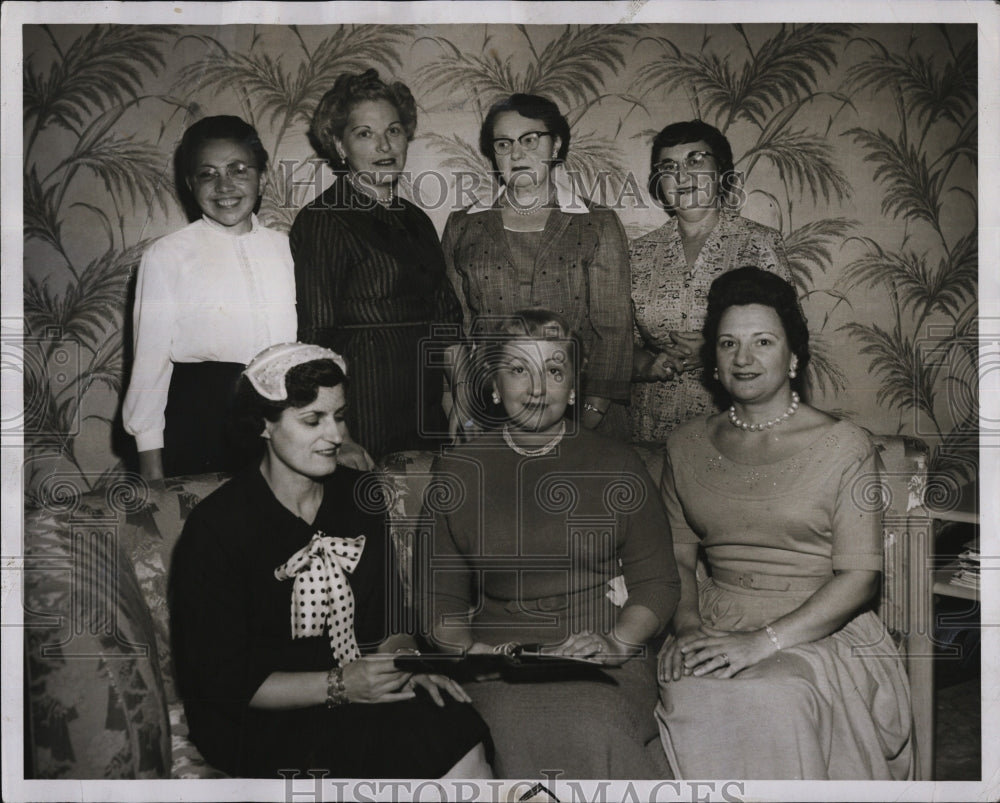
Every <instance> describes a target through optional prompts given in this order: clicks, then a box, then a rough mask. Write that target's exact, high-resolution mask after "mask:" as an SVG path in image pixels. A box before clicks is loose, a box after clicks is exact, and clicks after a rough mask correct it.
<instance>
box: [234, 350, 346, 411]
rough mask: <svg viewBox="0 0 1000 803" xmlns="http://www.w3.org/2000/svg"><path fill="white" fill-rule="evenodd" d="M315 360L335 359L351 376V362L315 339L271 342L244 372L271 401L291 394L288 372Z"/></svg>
mask: <svg viewBox="0 0 1000 803" xmlns="http://www.w3.org/2000/svg"><path fill="white" fill-rule="evenodd" d="M313 360H333V361H334V362H335V363H336V364H337V365H338V366H340V370H341V371H343V372H344V376H347V363H345V362H344V358H343V357H341V356H340V355H339V354H337V352H335V351H331V350H330V349H327V348H323V347H322V346H315V345H313V344H311V343H279V344H278V345H276V346H268V347H267V348H266V349H264V350H263V351H262V352H261V353H260V354H258V355H257V356H256V357H254V358H253V359H252V360H250V364H249V365H248V366H247V367H246V370H245V371H244V372H243V375H244V376H245V377H246V378H247V379H249V380H250V384H251V385H253V387H254V390H256V391H257V392H258V393H259V394H260V395H261V396H263V397H264V398H265V399H269V400H270V401H284V400H285V399H287V398H288V389H287V388H286V387H285V375H286V374H287V373H288V372H289V371H290V370H291V369H292V368H294V367H295V366H296V365H302V363H304V362H312V361H313Z"/></svg>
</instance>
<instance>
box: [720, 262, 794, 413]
mask: <svg viewBox="0 0 1000 803" xmlns="http://www.w3.org/2000/svg"><path fill="white" fill-rule="evenodd" d="M748 304H761V305H763V306H765V307H770V308H771V309H773V310H774V311H775V312H776V313H777V315H778V318H779V319H780V320H781V325H782V326H783V327H784V329H785V337H786V338H788V347H789V349H791V352H792V354H794V355H795V356H796V357H798V366H797V367H796V369H795V373H796V377H795V379H793V380H791V384H792V389H793V390H795V391H797V392H798V393H799V394H800V395H801V396H803V398H804V397H805V391H806V383H805V378H806V367H807V366H808V365H809V325H808V323H807V321H806V318H805V315H803V314H802V307H801V305H800V304H799V298H798V295H796V292H795V288H794V287H793V286H792V285H791V284H789V283H788V282H786V281H785V280H784V279H782V278H781V277H780V276H778V275H777V274H774V273H771V272H770V271H766V270H761V269H760V268H757V267H753V266H746V267H742V268H737V269H736V270H731V271H729V272H727V273H723V274H722V275H721V276H719V278H717V279H716V280H715V281H714V282H712V286H711V288H710V289H709V291H708V314H707V315H706V317H705V326H704V327H703V328H702V330H701V333H702V336H703V337H704V338H705V343H704V345H703V346H702V353H701V361H702V365H703V366H704V367H705V376H706V377H711V376H712V375H713V373H714V372H715V369H716V368H717V367H718V362H717V360H716V358H715V341H716V339H717V338H718V335H719V322H720V321H721V320H722V315H723V313H724V312H725V311H726V310H727V309H729V308H730V307H742V306H746V305H748ZM712 382H713V385H711V386H710V387H711V388H712V390H713V392H715V393H716V394H717V396H719V395H724V392H723V393H721V394H720V391H721V390H722V389H721V385H720V384H719V382H718V380H714V379H713V380H712Z"/></svg>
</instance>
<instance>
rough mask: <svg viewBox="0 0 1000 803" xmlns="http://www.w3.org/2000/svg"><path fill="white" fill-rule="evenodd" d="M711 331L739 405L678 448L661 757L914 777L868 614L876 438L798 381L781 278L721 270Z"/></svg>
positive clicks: (885, 653) (895, 664)
mask: <svg viewBox="0 0 1000 803" xmlns="http://www.w3.org/2000/svg"><path fill="white" fill-rule="evenodd" d="M704 335H705V342H706V348H705V349H704V357H705V359H706V363H707V364H708V366H709V369H708V370H709V371H712V369H714V375H715V376H716V378H717V380H718V381H719V383H720V384H721V386H722V388H724V389H725V390H726V392H727V393H728V394H729V396H730V398H731V399H732V407H730V409H729V411H728V412H721V413H718V414H716V415H712V416H709V417H708V418H699V419H695V420H693V421H690V422H688V423H687V424H684V425H683V426H681V427H680V428H678V429H677V430H675V431H674V432H673V433H671V435H670V437H669V439H668V441H667V458H668V459H667V463H666V465H665V467H664V473H663V481H662V490H663V495H664V501H665V504H666V507H667V511H668V516H669V519H670V528H671V531H672V533H673V540H674V552H675V555H676V557H677V564H678V570H679V572H680V575H681V601H680V603H679V604H678V607H677V612H676V614H675V615H674V619H673V626H674V632H673V635H672V636H670V637H669V638H668V640H667V642H666V643H665V645H664V648H663V650H662V651H661V653H660V666H659V679H660V703H659V705H658V707H657V710H656V716H657V719H658V720H659V723H660V735H661V739H662V742H663V745H664V748H665V750H666V753H667V758H668V760H669V762H670V764H671V766H672V768H673V770H674V772H675V773H676V775H677V777H678V778H757V779H764V778H767V779H831V780H851V779H854V780H861V779H868V780H901V779H906V778H910V777H912V763H913V761H912V759H913V754H912V742H911V739H910V705H909V687H908V685H907V680H906V676H905V674H904V672H903V666H902V662H901V661H900V658H899V655H898V652H897V650H896V647H895V645H894V644H893V642H892V640H891V639H890V637H889V635H888V633H887V632H886V629H885V626H884V625H883V624H882V621H881V620H880V619H879V618H878V616H877V615H876V614H875V613H874V611H872V610H871V609H870V602H871V600H872V598H873V597H874V595H875V592H876V590H877V588H878V583H879V573H880V570H881V568H882V533H881V522H880V517H879V512H878V509H877V506H873V505H871V504H870V503H868V502H867V500H869V499H871V498H872V496H871V494H870V493H868V491H869V490H870V489H871V485H872V483H877V482H878V467H877V458H876V454H875V451H874V448H873V446H872V443H871V441H870V440H869V438H868V436H867V435H866V433H865V432H864V431H863V430H861V429H860V428H859V427H857V426H855V425H854V424H851V423H849V422H847V421H838V420H836V419H834V418H832V417H830V416H828V415H827V414H826V413H823V412H821V411H819V410H816V409H814V408H812V407H810V406H808V405H806V404H804V403H801V402H800V401H799V397H798V394H797V393H795V392H794V391H793V389H792V388H793V385H794V384H798V383H799V382H800V381H801V379H800V378H801V375H802V373H803V371H804V369H805V364H806V362H807V361H808V357H809V351H808V330H807V329H806V324H805V320H804V319H803V317H802V313H801V310H800V309H799V307H798V304H797V301H796V297H795V291H794V290H793V289H792V287H791V285H789V284H788V283H787V282H785V281H784V280H782V279H781V278H779V277H777V276H775V275H774V274H772V273H768V272H766V271H762V270H760V269H757V268H750V267H747V268H740V269H737V270H735V271H732V272H730V273H727V274H724V275H723V276H721V277H719V278H718V279H716V281H715V282H714V283H713V285H712V289H711V291H710V293H709V297H708V316H707V320H706V324H705V330H704ZM876 496H877V495H876ZM699 545H700V546H701V547H703V548H704V552H705V556H706V558H707V561H708V565H709V569H710V572H711V577H710V578H708V579H706V580H704V581H703V582H701V583H700V584H699V583H698V582H697V581H696V577H695V565H696V557H697V552H698V547H699Z"/></svg>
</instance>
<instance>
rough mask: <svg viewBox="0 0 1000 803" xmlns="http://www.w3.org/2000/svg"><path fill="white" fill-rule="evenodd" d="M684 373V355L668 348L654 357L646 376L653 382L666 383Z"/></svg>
mask: <svg viewBox="0 0 1000 803" xmlns="http://www.w3.org/2000/svg"><path fill="white" fill-rule="evenodd" d="M683 372H684V354H683V352H681V351H679V350H678V349H674V348H670V347H669V346H668V347H667V348H666V349H664V350H663V351H661V352H660V353H659V354H657V355H656V358H655V359H654V360H653V362H652V363H651V364H650V366H649V369H648V373H647V376H648V377H649V378H650V379H651V380H654V381H660V382H668V381H670V380H671V379H674V378H676V377H677V375H678V374H681V373H683Z"/></svg>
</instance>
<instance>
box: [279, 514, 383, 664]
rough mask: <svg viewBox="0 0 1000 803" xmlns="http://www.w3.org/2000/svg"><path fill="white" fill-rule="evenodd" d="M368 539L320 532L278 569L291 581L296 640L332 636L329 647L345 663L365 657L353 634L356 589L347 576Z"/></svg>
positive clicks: (293, 628)
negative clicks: (292, 579)
mask: <svg viewBox="0 0 1000 803" xmlns="http://www.w3.org/2000/svg"><path fill="white" fill-rule="evenodd" d="M364 548H365V537H364V536H363V535H359V536H358V537H357V538H339V537H335V536H330V535H326V534H324V533H323V531H322V530H319V531H317V533H316V534H315V535H314V536H313V537H312V538H311V539H310V541H309V543H308V544H306V545H305V546H304V547H302V549H300V550H299V551H298V552H296V553H295V554H294V555H292V556H291V557H290V558H289V559H288V560H287V561H285V562H284V563H283V564H281V566H279V567H278V568H277V569H275V570H274V576H275V577H277V578H278V579H279V580H288V579H289V578H291V577H294V578H295V582H294V584H293V585H292V638H306V637H308V636H322V635H323V631H324V630H326V631H327V632H329V634H330V649H331V650H333V657H334V658H336V659H337V661H338V662H339V663H340V665H341V666H344V665H346V664H349V663H351V661H356V660H357V659H358V658H360V657H361V653H360V651H359V650H358V642H357V639H356V638H355V637H354V592H352V591H351V586H350V584H349V583H348V582H347V575H348V574H352V573H353V572H354V570H355V569H356V568H357V565H358V561H359V560H360V559H361V553H362V551H363V550H364Z"/></svg>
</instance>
